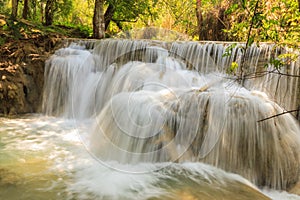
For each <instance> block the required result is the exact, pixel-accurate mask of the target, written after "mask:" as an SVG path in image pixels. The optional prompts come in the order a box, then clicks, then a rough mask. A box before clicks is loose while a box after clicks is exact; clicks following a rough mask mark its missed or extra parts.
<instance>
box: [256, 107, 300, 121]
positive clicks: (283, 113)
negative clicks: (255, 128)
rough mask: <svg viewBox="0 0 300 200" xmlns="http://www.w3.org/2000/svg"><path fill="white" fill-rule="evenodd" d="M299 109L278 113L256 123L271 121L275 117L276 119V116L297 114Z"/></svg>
mask: <svg viewBox="0 0 300 200" xmlns="http://www.w3.org/2000/svg"><path fill="white" fill-rule="evenodd" d="M298 111H299V109H296V110H289V111H284V112H282V113H279V114H276V115H272V116H270V117H267V118H264V119H261V120H258V121H257V122H263V121H266V120H268V119H272V118H275V117H278V116H281V115H285V114H287V113H293V112H298Z"/></svg>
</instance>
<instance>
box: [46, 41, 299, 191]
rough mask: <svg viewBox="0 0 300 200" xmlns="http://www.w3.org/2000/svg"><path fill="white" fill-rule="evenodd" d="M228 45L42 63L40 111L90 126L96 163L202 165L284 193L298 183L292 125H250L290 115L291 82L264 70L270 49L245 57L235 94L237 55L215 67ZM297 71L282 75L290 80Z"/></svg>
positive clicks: (109, 51)
mask: <svg viewBox="0 0 300 200" xmlns="http://www.w3.org/2000/svg"><path fill="white" fill-rule="evenodd" d="M228 45H229V44H217V43H204V44H202V43H196V42H184V43H183V42H173V43H168V42H159V41H146V40H136V41H133V40H102V41H97V42H94V43H93V44H87V45H86V46H91V47H92V48H90V49H86V48H83V47H82V46H78V45H71V46H70V47H68V48H65V49H61V50H59V51H57V52H56V53H55V55H53V56H52V57H51V58H50V59H49V60H48V62H47V65H46V70H45V71H46V72H45V90H44V102H43V108H44V111H45V113H46V114H48V115H57V116H63V117H67V118H75V119H78V120H82V119H87V118H89V119H93V120H94V125H93V127H92V128H91V140H90V144H88V147H89V148H90V149H91V151H92V153H93V154H94V155H95V156H96V157H97V158H98V159H100V160H101V161H104V162H106V161H112V160H113V161H117V162H119V163H140V162H184V161H193V162H205V163H208V164H211V165H214V166H217V167H219V168H222V169H225V170H227V171H230V172H234V173H238V174H240V175H242V176H244V177H246V178H247V179H249V180H250V181H252V182H253V183H255V184H256V185H259V186H270V187H272V188H278V189H287V188H289V187H290V186H292V185H293V184H295V183H296V182H297V181H298V178H299V173H300V171H299V166H300V158H299V152H300V149H299V148H300V135H299V134H300V128H299V124H298V122H297V121H296V120H295V118H294V117H293V116H292V115H291V114H285V115H281V116H278V117H275V118H272V119H269V120H265V121H261V122H259V121H260V120H262V119H265V118H267V117H269V116H272V115H276V114H279V113H281V112H283V111H284V110H289V109H296V108H297V107H298V102H297V101H299V99H298V96H299V78H296V77H288V76H281V75H279V74H274V73H271V72H272V71H273V69H272V66H269V67H268V68H265V67H264V66H265V65H264V63H265V62H266V60H268V58H269V57H270V56H271V52H273V51H271V48H273V47H272V45H268V44H263V45H261V46H260V47H256V46H252V47H251V48H250V50H249V51H248V53H247V54H248V57H249V58H250V59H248V61H247V62H246V63H247V65H246V66H248V67H247V68H246V70H247V71H246V78H247V77H248V79H246V80H245V84H244V86H245V87H241V86H240V85H239V84H237V82H236V79H235V76H234V75H228V74H226V71H228V68H229V66H230V65H231V63H232V62H233V61H235V62H237V63H241V56H242V52H241V49H240V48H234V49H233V51H232V53H231V55H230V56H227V57H224V56H223V54H224V53H225V51H226V47H228ZM298 63H299V60H298V61H297V62H295V63H292V64H291V65H290V66H288V67H286V68H285V69H282V70H283V71H282V73H289V74H290V73H292V74H294V75H299V67H298V65H299V64H298ZM284 70H285V71H284ZM239 73H240V71H237V72H236V74H239ZM262 73H264V74H266V75H264V76H260V75H261V74H262ZM253 75H257V78H253ZM275 102H276V103H275Z"/></svg>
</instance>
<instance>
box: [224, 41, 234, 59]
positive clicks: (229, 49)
mask: <svg viewBox="0 0 300 200" xmlns="http://www.w3.org/2000/svg"><path fill="white" fill-rule="evenodd" d="M236 45H237V43H233V44H231V45H229V46H228V47H227V48H226V49H225V53H224V54H223V55H222V56H223V57H226V56H231V54H232V50H233V49H234V48H235V47H236Z"/></svg>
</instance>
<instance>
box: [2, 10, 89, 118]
mask: <svg viewBox="0 0 300 200" xmlns="http://www.w3.org/2000/svg"><path fill="white" fill-rule="evenodd" d="M82 36H84V35H82V34H81V33H80V32H78V31H77V32H76V30H75V29H74V28H73V29H72V28H69V27H63V26H51V27H44V26H42V25H36V24H32V23H31V22H28V21H26V20H15V21H13V20H11V19H9V18H8V17H7V16H4V15H0V115H4V116H8V115H15V114H22V113H35V112H40V111H41V100H42V90H43V84H44V83H43V82H44V65H45V61H46V59H47V58H49V56H50V55H51V54H53V53H54V51H55V50H57V49H59V48H61V47H62V46H63V41H64V40H65V38H67V37H77V38H78V37H82Z"/></svg>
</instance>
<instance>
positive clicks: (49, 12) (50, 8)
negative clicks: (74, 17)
mask: <svg viewBox="0 0 300 200" xmlns="http://www.w3.org/2000/svg"><path fill="white" fill-rule="evenodd" d="M54 4H55V0H47V2H46V7H45V25H46V26H49V25H52V23H53V17H54Z"/></svg>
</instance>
